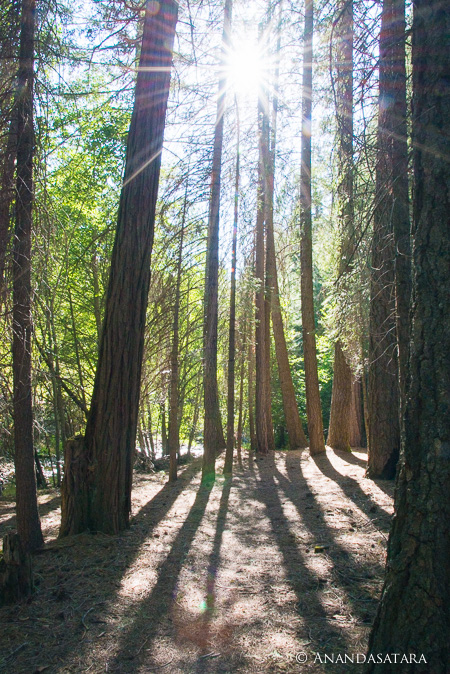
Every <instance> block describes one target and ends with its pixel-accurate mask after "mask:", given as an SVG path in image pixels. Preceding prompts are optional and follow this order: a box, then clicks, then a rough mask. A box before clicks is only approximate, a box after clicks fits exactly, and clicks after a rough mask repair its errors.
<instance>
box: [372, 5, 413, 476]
mask: <svg viewBox="0 0 450 674" xmlns="http://www.w3.org/2000/svg"><path fill="white" fill-rule="evenodd" d="M404 12H405V10H404V2H403V9H402V0H384V2H383V10H382V17H381V32H380V76H379V77H380V85H379V86H380V92H379V111H378V139H377V142H378V149H377V167H376V200H377V204H376V207H375V212H374V232H373V241H372V272H371V288H370V325H369V418H370V429H369V455H368V468H367V474H368V476H369V477H372V478H377V477H383V478H388V479H389V478H393V477H394V475H395V469H396V465H397V461H398V456H399V448H400V388H399V362H398V354H397V324H398V327H399V329H400V332H401V337H400V341H401V343H402V346H401V353H402V359H403V370H405V368H406V365H405V346H406V345H405V344H404V341H405V340H406V343H407V339H408V338H407V335H408V327H407V320H408V319H407V315H408V306H409V290H407V288H409V281H408V280H407V277H408V278H409V271H407V266H408V265H409V218H408V179H407V154H406V102H405V101H406V99H405V95H406V94H405V91H406V90H405V75H404V72H405V57H404V40H405V24H404ZM402 17H403V18H402ZM402 53H403V64H402V56H401V54H402ZM399 134H403V136H402V137H400V135H399ZM394 138H395V144H394V142H393V141H394ZM394 223H396V225H394ZM394 228H396V230H398V231H397V234H394ZM396 247H399V248H398V250H397V251H396ZM396 258H397V259H398V265H397V266H398V274H397V279H396V273H395V264H396V263H395V260H396ZM397 280H398V287H397ZM405 284H406V285H405ZM396 290H398V293H396ZM405 293H406V295H407V297H404V294H405ZM396 295H398V302H397V304H398V306H399V308H400V309H401V313H402V316H401V318H400V316H399V320H398V321H396ZM405 303H406V304H405ZM405 323H406V324H405Z"/></svg>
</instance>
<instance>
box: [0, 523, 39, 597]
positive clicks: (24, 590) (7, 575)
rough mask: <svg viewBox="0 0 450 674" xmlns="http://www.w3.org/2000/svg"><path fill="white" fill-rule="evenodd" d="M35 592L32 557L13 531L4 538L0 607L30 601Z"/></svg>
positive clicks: (0, 574)
mask: <svg viewBox="0 0 450 674" xmlns="http://www.w3.org/2000/svg"><path fill="white" fill-rule="evenodd" d="M32 591H33V571H32V565H31V555H30V553H29V552H27V551H26V550H25V549H24V547H23V545H22V542H21V540H20V537H19V535H18V534H17V533H16V532H15V531H13V532H10V533H9V534H6V536H4V538H3V556H2V558H1V559H0V606H4V605H6V604H14V603H16V602H18V601H21V600H23V599H28V598H29V597H30V595H31V593H32Z"/></svg>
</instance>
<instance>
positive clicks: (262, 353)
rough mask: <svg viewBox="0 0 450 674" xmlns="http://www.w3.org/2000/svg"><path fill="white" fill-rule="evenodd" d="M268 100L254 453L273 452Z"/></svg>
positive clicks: (262, 119)
mask: <svg viewBox="0 0 450 674" xmlns="http://www.w3.org/2000/svg"><path fill="white" fill-rule="evenodd" d="M267 108H268V97H267V92H266V91H261V92H260V95H259V100H258V136H259V158H258V184H257V205H256V236H255V278H256V280H257V282H258V287H257V290H256V293H255V356H256V357H255V365H256V367H255V383H256V391H255V427H256V451H257V452H258V453H260V454H267V453H268V452H269V451H272V450H273V449H275V439H274V434H273V423H272V406H271V392H270V304H269V301H268V299H269V298H268V294H269V293H270V288H269V286H268V285H267V274H266V228H265V224H266V220H267V210H268V204H267V199H268V189H267V187H268V185H267V177H268V175H267V173H268V169H269V120H268V115H267Z"/></svg>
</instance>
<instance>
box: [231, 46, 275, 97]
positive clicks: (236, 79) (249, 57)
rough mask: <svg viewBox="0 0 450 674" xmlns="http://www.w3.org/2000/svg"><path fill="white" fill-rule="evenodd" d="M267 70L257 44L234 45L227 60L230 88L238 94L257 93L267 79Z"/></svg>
mask: <svg viewBox="0 0 450 674" xmlns="http://www.w3.org/2000/svg"><path fill="white" fill-rule="evenodd" d="M266 69H267V68H266V63H265V59H264V55H263V54H262V52H261V49H260V47H259V45H258V44H257V43H255V42H250V41H242V42H240V43H238V44H234V45H233V46H232V48H231V49H230V51H229V54H228V58H227V67H226V75H227V80H228V86H229V87H231V88H232V89H234V91H235V93H236V94H240V95H246V94H252V93H255V92H257V91H258V88H259V87H260V86H261V84H262V83H263V81H264V79H265V77H266V72H265V71H266Z"/></svg>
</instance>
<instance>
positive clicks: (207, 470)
mask: <svg viewBox="0 0 450 674" xmlns="http://www.w3.org/2000/svg"><path fill="white" fill-rule="evenodd" d="M231 12H232V0H226V1H225V8H224V19H223V36H222V57H221V73H222V75H221V77H220V79H219V94H218V98H217V115H216V125H215V128H214V148H213V164H212V172H211V195H210V200H209V218H208V244H207V253H206V278H205V330H204V339H205V369H204V395H205V401H204V405H205V424H204V435H203V465H202V483H207V482H211V481H214V479H215V476H216V467H215V466H216V454H217V453H218V451H219V450H220V449H222V448H223V447H225V441H224V438H223V431H222V420H221V417H220V407H219V394H218V390H217V323H218V289H219V215H220V177H221V170H222V146H223V124H224V112H225V96H226V78H225V75H224V72H225V61H226V54H227V49H228V45H229V43H230V29H231Z"/></svg>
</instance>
